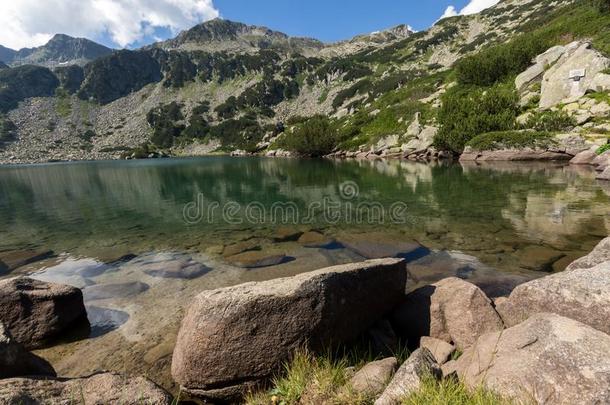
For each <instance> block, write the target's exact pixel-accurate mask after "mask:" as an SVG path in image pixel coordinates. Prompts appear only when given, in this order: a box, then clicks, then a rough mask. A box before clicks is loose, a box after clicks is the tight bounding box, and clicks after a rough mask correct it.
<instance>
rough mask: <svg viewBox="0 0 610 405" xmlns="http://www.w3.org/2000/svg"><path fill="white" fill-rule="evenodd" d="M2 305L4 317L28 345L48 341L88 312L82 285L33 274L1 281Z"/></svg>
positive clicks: (1, 318)
mask: <svg viewBox="0 0 610 405" xmlns="http://www.w3.org/2000/svg"><path fill="white" fill-rule="evenodd" d="M0 307H1V308H3V310H2V311H0V321H1V322H3V323H4V324H5V325H6V328H7V329H8V330H9V332H10V333H11V335H12V336H13V338H14V339H15V341H17V342H19V343H21V344H23V345H24V346H25V347H26V348H36V347H40V346H42V345H44V344H45V342H46V341H47V340H48V339H51V338H54V337H57V336H58V335H60V334H61V333H62V332H65V330H66V329H67V328H68V327H69V326H71V325H73V324H74V323H75V322H77V321H79V320H86V316H87V314H86V311H85V306H84V304H83V294H82V293H81V291H80V290H79V289H78V288H74V287H70V286H67V285H60V284H53V283H46V282H42V281H38V280H33V279H31V278H21V277H17V278H11V279H7V280H3V281H0Z"/></svg>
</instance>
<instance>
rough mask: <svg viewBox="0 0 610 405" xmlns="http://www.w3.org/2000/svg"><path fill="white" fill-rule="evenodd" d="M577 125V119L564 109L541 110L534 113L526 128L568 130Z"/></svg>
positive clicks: (546, 130)
mask: <svg viewBox="0 0 610 405" xmlns="http://www.w3.org/2000/svg"><path fill="white" fill-rule="evenodd" d="M575 126H576V120H575V119H574V118H573V117H571V116H569V115H568V114H567V113H566V112H564V111H539V112H535V113H533V114H532V115H531V116H530V117H529V118H528V120H527V121H526V123H525V125H524V128H529V129H533V130H536V131H541V132H558V131H567V130H570V129H572V128H573V127H575Z"/></svg>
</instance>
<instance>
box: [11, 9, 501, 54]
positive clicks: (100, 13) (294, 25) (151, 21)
mask: <svg viewBox="0 0 610 405" xmlns="http://www.w3.org/2000/svg"><path fill="white" fill-rule="evenodd" d="M498 1H499V0H375V1H370V0H366V1H365V0H44V1H41V0H6V1H5V0H0V45H4V46H8V47H10V48H13V49H20V48H23V47H34V46H39V45H43V44H45V43H46V42H47V41H48V40H49V39H50V38H51V37H52V36H53V35H54V34H57V33H62V34H67V35H71V36H74V37H85V38H89V39H92V40H94V41H97V42H100V43H102V44H104V45H107V46H110V47H113V48H123V47H125V48H136V47H139V46H142V45H146V44H149V43H151V42H154V41H159V40H163V39H167V38H169V37H173V36H175V35H176V34H178V32H180V31H181V30H185V29H188V28H190V27H192V26H194V25H196V24H198V23H201V22H203V21H207V20H209V19H212V18H215V17H218V16H220V17H222V18H225V19H229V20H234V21H241V22H244V23H247V24H252V25H264V26H267V27H269V28H271V29H274V30H277V31H282V32H285V33H286V34H289V35H293V36H306V37H313V38H317V39H320V40H322V41H326V42H333V41H338V40H342V39H348V38H351V37H353V36H354V35H357V34H365V33H370V32H372V31H377V30H382V29H385V28H389V27H391V26H394V25H398V24H408V25H410V26H411V27H413V28H415V29H416V30H423V29H426V28H428V27H430V26H431V25H432V24H433V23H434V22H435V21H436V20H438V19H439V17H440V16H441V15H456V14H458V13H461V14H471V13H474V12H478V11H481V10H482V9H484V8H486V7H489V6H491V5H493V4H496V3H497V2H498Z"/></svg>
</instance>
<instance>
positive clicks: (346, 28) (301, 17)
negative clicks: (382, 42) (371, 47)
mask: <svg viewBox="0 0 610 405" xmlns="http://www.w3.org/2000/svg"><path fill="white" fill-rule="evenodd" d="M467 3H468V0H459V1H451V0H420V1H417V0H375V1H368V0H366V1H365V0H347V1H346V0H307V1H302V0H265V1H253V0H215V1H214V4H215V5H216V7H217V8H218V10H219V11H220V14H221V16H222V17H223V18H226V19H229V20H235V21H242V22H246V23H249V24H254V25H265V26H268V27H269V28H273V29H275V30H278V31H282V32H285V33H286V34H289V35H293V36H307V37H314V38H317V39H320V40H322V41H337V40H342V39H348V38H351V37H353V36H354V35H357V34H362V33H368V32H372V31H376V30H381V29H384V28H388V27H391V26H394V25H398V24H409V25H411V26H412V27H413V28H415V29H416V30H424V29H426V28H428V27H430V26H431V25H432V24H433V23H434V22H435V21H436V20H437V19H438V18H439V17H440V16H441V15H442V14H443V12H444V11H445V10H446V9H447V7H449V6H450V5H453V6H455V7H456V8H457V9H462V8H463V7H464V6H465V5H466V4H467Z"/></svg>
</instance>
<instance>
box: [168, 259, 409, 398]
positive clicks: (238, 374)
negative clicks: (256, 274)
mask: <svg viewBox="0 0 610 405" xmlns="http://www.w3.org/2000/svg"><path fill="white" fill-rule="evenodd" d="M406 278H407V272H406V269H405V263H404V261H402V260H399V259H384V260H372V261H368V262H364V263H355V264H348V265H341V266H336V267H330V268H326V269H322V270H318V271H313V272H310V273H304V274H301V275H298V276H295V277H290V278H283V279H277V280H271V281H267V282H261V283H247V284H242V285H238V286H235V287H229V288H222V289H218V290H213V291H204V292H203V293H201V294H199V295H198V296H197V297H196V298H195V301H194V303H193V305H192V306H191V307H190V308H189V309H188V311H187V313H186V316H185V318H184V320H183V321H182V326H181V328H180V332H179V334H178V340H177V344H176V348H175V350H174V355H173V361H172V375H173V376H174V379H175V380H176V382H178V383H179V384H180V385H181V386H182V388H183V392H184V393H185V394H189V395H192V396H195V397H198V398H203V399H208V400H225V401H227V400H235V399H236V398H238V397H240V396H241V395H242V394H243V393H244V392H245V391H246V390H247V389H248V388H250V387H253V386H255V385H257V384H259V383H260V382H262V381H264V380H266V379H268V378H269V377H271V376H272V375H273V374H274V373H275V372H276V371H278V370H279V369H280V368H281V366H282V364H283V363H284V362H285V361H286V360H288V359H289V358H290V357H291V356H292V354H293V353H294V351H295V350H297V349H299V348H302V347H303V346H304V345H308V346H309V348H310V349H312V350H313V351H321V350H326V349H328V347H329V346H331V345H337V344H341V343H343V342H348V341H350V340H352V339H355V338H356V337H358V336H359V335H360V334H362V333H363V332H365V331H366V330H367V329H368V328H369V327H370V326H371V325H373V324H374V323H375V322H376V321H377V320H379V319H381V317H382V316H383V315H384V314H385V313H387V312H388V311H390V310H391V309H392V308H393V307H394V306H395V305H397V304H398V303H399V302H400V301H401V299H402V297H403V296H404V289H405V284H406Z"/></svg>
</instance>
